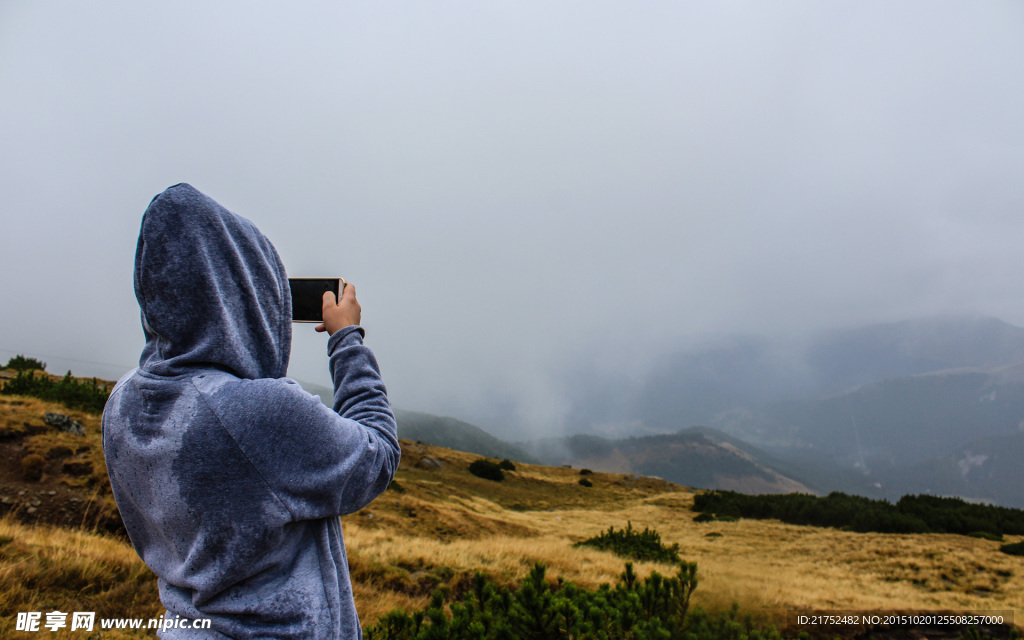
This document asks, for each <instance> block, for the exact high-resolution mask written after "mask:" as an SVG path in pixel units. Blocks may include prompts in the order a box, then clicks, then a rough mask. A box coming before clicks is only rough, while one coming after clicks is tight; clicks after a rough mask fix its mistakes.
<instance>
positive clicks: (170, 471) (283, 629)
mask: <svg viewBox="0 0 1024 640" xmlns="http://www.w3.org/2000/svg"><path fill="white" fill-rule="evenodd" d="M135 295H136V297H137V298H138V301H139V306H140V307H141V309H142V326H143V329H144V330H145V334H146V346H145V348H144V349H143V351H142V357H141V359H140V362H139V367H138V368H137V369H135V370H133V371H131V372H129V373H128V374H127V375H125V376H124V377H123V378H122V379H121V380H120V381H119V382H118V383H117V386H116V387H115V388H114V390H113V393H112V394H111V396H110V400H109V401H108V402H107V405H106V408H105V409H104V412H103V447H104V451H105V454H106V459H107V470H108V472H109V474H110V483H111V485H112V487H113V491H114V498H115V499H116V500H117V506H118V509H119V510H120V512H121V517H122V518H123V519H124V523H125V527H126V528H127V530H128V535H129V536H130V537H131V540H132V544H133V545H134V546H135V549H136V551H138V553H139V555H140V556H141V557H142V559H143V560H144V561H145V562H146V564H147V565H149V567H150V568H151V569H153V571H154V572H155V573H156V574H157V576H158V577H159V588H160V599H161V601H162V602H163V604H164V606H165V607H166V608H167V617H168V618H172V619H173V618H175V617H176V616H180V617H181V618H209V619H211V620H212V630H211V631H195V630H191V629H183V628H177V629H175V628H171V629H168V630H166V631H164V632H163V633H162V634H161V635H162V637H163V638H223V637H225V636H227V637H232V638H358V637H361V635H362V632H361V630H360V627H359V620H358V618H357V617H356V610H355V604H354V602H353V600H352V587H351V583H350V580H349V572H348V563H347V561H346V557H345V545H344V541H343V539H342V533H341V525H340V523H339V521H338V516H339V515H341V514H345V513H351V512H353V511H357V510H359V509H361V508H362V507H364V506H365V505H367V504H368V503H369V502H370V501H371V500H373V499H374V498H375V497H376V496H377V495H379V494H380V493H381V492H383V491H384V490H385V489H386V488H387V486H388V483H389V482H390V481H391V479H392V478H393V476H394V473H395V470H396V469H397V468H398V460H399V455H400V450H399V445H398V439H397V431H396V426H395V418H394V415H393V413H392V411H391V408H390V406H389V404H388V399H387V395H386V393H387V391H386V389H385V388H384V384H383V383H382V382H381V378H380V372H379V369H378V367H377V362H376V360H375V359H374V357H373V354H372V353H371V351H370V349H369V348H367V347H365V346H364V345H363V343H362V329H360V328H359V327H347V328H345V329H342V330H340V331H337V332H336V333H335V334H334V335H332V336H331V337H330V339H329V340H328V341H327V352H328V356H329V363H330V364H329V366H330V371H331V376H332V378H333V380H334V409H333V411H332V410H331V409H328V408H327V407H326V406H324V405H323V404H322V403H321V402H320V401H319V399H317V398H316V397H315V396H312V395H310V394H309V393H307V392H305V391H304V390H303V389H302V387H300V386H299V385H298V384H297V383H295V382H294V381H293V380H290V379H288V378H285V377H284V376H285V372H286V370H287V368H288V357H289V354H290V350H291V329H292V327H291V294H290V291H289V288H288V281H287V276H286V275H285V270H284V267H283V266H282V264H281V260H280V258H279V257H278V255H277V252H276V251H275V250H274V247H273V246H272V245H271V244H270V242H269V241H268V240H267V239H266V238H265V237H264V236H263V234H261V233H260V232H259V230H258V229H257V228H256V227H255V225H253V224H252V223H251V222H249V221H248V220H246V219H244V218H241V217H239V216H237V215H234V214H232V213H231V212H229V211H227V210H226V209H224V208H223V207H221V206H220V205H218V204H217V203H216V202H214V201H213V200H211V199H210V198H208V197H206V196H205V195H203V194H202V193H200V192H198V191H196V190H195V189H194V188H192V187H190V186H189V185H185V184H181V185H176V186H173V187H171V188H169V189H167V190H166V191H164V192H163V193H161V194H160V195H158V196H157V197H156V198H154V199H153V201H152V203H151V204H150V206H149V208H148V209H147V210H146V214H145V216H144V217H143V220H142V231H141V233H140V234H139V243H138V248H137V251H136V256H135ZM181 626H183V625H181Z"/></svg>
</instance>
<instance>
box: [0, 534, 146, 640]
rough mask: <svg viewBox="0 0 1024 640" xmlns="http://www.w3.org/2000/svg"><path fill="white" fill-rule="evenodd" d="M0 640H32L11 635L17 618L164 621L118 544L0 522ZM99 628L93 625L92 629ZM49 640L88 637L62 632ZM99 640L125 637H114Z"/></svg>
mask: <svg viewBox="0 0 1024 640" xmlns="http://www.w3.org/2000/svg"><path fill="white" fill-rule="evenodd" d="M0 611H2V612H3V617H0V637H3V638H16V637H36V636H38V633H35V634H33V633H24V632H18V631H15V623H16V621H17V613H18V612H29V611H38V612H41V613H43V614H44V616H45V613H47V612H51V611H61V612H64V613H71V612H74V611H85V612H88V611H93V612H95V613H96V617H97V619H99V618H121V617H139V618H153V617H158V616H162V615H163V608H162V607H161V606H160V603H159V597H158V595H157V590H156V579H155V576H153V574H152V572H150V570H149V569H148V568H147V567H146V565H144V564H143V563H142V560H141V559H139V557H138V555H136V553H135V550H134V549H132V547H131V546H130V545H128V544H126V543H125V542H124V541H122V540H118V539H115V538H110V537H105V536H102V535H98V534H95V533H86V532H83V531H74V530H69V529H63V528H58V527H48V526H37V527H29V526H26V525H22V524H19V523H16V522H14V521H13V520H11V519H10V518H4V519H2V520H0ZM97 624H98V623H97ZM43 632H44V633H46V634H47V636H48V637H53V638H78V640H82V638H83V637H86V636H87V634H85V633H83V632H82V631H75V632H72V631H70V629H68V628H65V629H62V630H60V631H58V632H56V633H51V632H50V631H49V630H46V629H44V630H43ZM103 637H104V638H108V637H109V638H121V637H129V636H128V635H125V634H121V633H118V632H116V631H111V632H105V633H104V634H103Z"/></svg>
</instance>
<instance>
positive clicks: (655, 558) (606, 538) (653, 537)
mask: <svg viewBox="0 0 1024 640" xmlns="http://www.w3.org/2000/svg"><path fill="white" fill-rule="evenodd" d="M573 546H574V547H583V546H586V547H594V548H595V549H600V550H602V551H611V552H612V553H614V554H615V555H618V556H622V557H624V558H632V559H634V560H642V561H651V562H664V563H666V564H679V563H680V562H682V560H680V558H679V545H678V544H673V545H672V546H671V547H666V546H665V545H663V544H662V543H661V536H660V535H659V534H658V532H657V531H655V530H653V529H648V528H644V530H643V531H636V530H635V529H633V523H632V522H629V523H627V524H626V528H625V529H620V530H619V531H616V530H615V527H608V531H606V532H604V533H602V534H600V535H598V536H595V537H593V538H590V539H587V540H584V541H583V542H577V543H576V544H574V545H573Z"/></svg>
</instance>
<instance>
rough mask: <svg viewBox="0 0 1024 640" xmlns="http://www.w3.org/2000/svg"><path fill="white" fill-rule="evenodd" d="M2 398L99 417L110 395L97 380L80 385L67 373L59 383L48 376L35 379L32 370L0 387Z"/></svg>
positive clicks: (19, 373) (80, 383) (21, 372)
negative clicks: (51, 404)
mask: <svg viewBox="0 0 1024 640" xmlns="http://www.w3.org/2000/svg"><path fill="white" fill-rule="evenodd" d="M0 393H2V394H5V395H22V396H35V397H36V398H41V399H43V400H49V401H51V402H59V403H61V404H63V405H64V406H66V407H68V408H70V409H81V410H83V411H89V412H92V413H102V412H103V405H105V404H106V403H107V398H109V397H110V392H108V391H107V388H106V386H105V385H100V384H99V381H98V380H96V378H93V379H92V381H91V382H79V381H78V380H75V379H74V378H72V377H71V372H70V371H68V372H67V375H65V376H64V378H63V379H62V380H60V382H57V381H54V380H53V379H52V378H50V377H49V376H47V375H38V376H37V375H35V373H34V372H33V371H31V370H27V371H19V372H18V375H17V376H15V377H14V378H12V379H10V380H8V381H7V383H6V384H4V385H3V386H2V387H0Z"/></svg>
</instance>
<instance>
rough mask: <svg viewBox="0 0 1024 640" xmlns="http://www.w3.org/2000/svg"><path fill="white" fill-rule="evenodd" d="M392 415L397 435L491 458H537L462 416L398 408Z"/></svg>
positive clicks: (521, 460)
mask: <svg viewBox="0 0 1024 640" xmlns="http://www.w3.org/2000/svg"><path fill="white" fill-rule="evenodd" d="M395 418H396V419H397V420H398V435H399V437H401V438H404V439H406V440H416V441H419V442H423V443H426V444H431V445H434V446H437V447H445V448H448V449H455V450H456V451H465V452H468V453H475V454H478V455H481V456H489V457H492V458H508V459H510V460H514V461H517V462H528V463H535V462H537V458H535V457H534V456H532V455H530V454H528V453H527V452H525V451H523V450H522V449H520V448H519V447H516V446H515V445H513V444H510V443H508V442H505V441H504V440H499V439H498V438H495V437H494V436H492V435H491V434H489V433H487V432H486V431H484V430H483V429H481V428H480V427H477V426H475V425H472V424H469V423H468V422H463V421H462V420H456V419H455V418H447V417H441V416H435V415H431V414H429V413H420V412H418V411H404V410H401V409H397V410H395Z"/></svg>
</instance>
